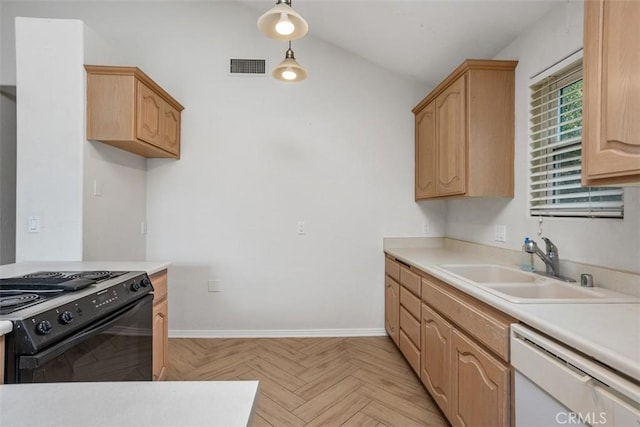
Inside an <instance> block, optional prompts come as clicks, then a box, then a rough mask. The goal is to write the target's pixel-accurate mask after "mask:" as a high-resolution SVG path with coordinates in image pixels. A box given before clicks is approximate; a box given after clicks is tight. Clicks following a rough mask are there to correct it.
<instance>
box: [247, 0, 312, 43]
mask: <svg viewBox="0 0 640 427" xmlns="http://www.w3.org/2000/svg"><path fill="white" fill-rule="evenodd" d="M258 28H259V29H260V31H262V32H263V33H264V35H266V36H267V37H270V38H272V39H276V40H296V39H299V38H301V37H304V35H305V34H307V31H309V25H308V24H307V21H305V20H304V18H303V17H302V16H300V14H299V13H298V12H296V11H295V10H293V8H292V7H291V0H278V1H277V3H276V5H275V6H274V7H273V8H272V9H271V10H269V11H268V12H266V13H265V14H263V15H262V16H261V17H260V18H258Z"/></svg>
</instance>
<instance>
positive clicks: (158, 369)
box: [153, 297, 169, 381]
mask: <svg viewBox="0 0 640 427" xmlns="http://www.w3.org/2000/svg"><path fill="white" fill-rule="evenodd" d="M168 310H169V303H168V301H167V298H166V297H165V298H164V299H162V300H160V301H159V302H156V303H154V305H153V380H154V381H162V380H165V379H166V378H167V367H168V365H169V363H168V358H169V357H168V348H167V347H168V344H169V342H168V336H169V319H168Z"/></svg>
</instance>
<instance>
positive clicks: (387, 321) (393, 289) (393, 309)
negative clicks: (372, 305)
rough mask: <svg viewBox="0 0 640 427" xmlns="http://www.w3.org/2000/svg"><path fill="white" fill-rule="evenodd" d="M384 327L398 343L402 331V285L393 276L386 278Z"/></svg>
mask: <svg viewBox="0 0 640 427" xmlns="http://www.w3.org/2000/svg"><path fill="white" fill-rule="evenodd" d="M384 281H385V288H384V328H385V329H386V330H387V334H389V336H390V337H391V339H392V340H393V342H394V343H396V345H398V339H399V338H400V337H399V335H398V332H399V331H400V324H399V317H398V309H399V308H400V289H399V288H400V285H399V284H397V283H396V282H395V281H394V280H393V279H392V278H391V277H389V276H386V277H385V278H384Z"/></svg>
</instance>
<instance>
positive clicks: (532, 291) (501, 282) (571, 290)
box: [436, 264, 640, 304]
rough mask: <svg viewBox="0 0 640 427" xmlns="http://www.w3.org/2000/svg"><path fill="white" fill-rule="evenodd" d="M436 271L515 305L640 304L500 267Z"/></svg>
mask: <svg viewBox="0 0 640 427" xmlns="http://www.w3.org/2000/svg"><path fill="white" fill-rule="evenodd" d="M436 268H437V269H439V270H441V271H443V272H445V273H447V274H450V275H454V276H457V277H458V278H460V279H463V280H464V281H465V282H466V283H469V284H471V285H474V286H477V287H478V288H480V289H483V290H485V291H487V292H489V293H491V294H493V295H495V296H497V297H500V298H502V299H505V300H507V301H510V302H514V303H519V304H527V303H528V304H548V303H565V304H574V303H582V304H593V303H635V304H637V303H640V298H637V297H634V296H631V295H626V294H622V293H619V292H614V291H611V290H609V289H605V288H600V287H593V288H586V287H582V286H579V285H578V284H576V283H565V282H561V281H559V280H555V279H552V278H550V277H544V276H540V275H538V274H535V273H528V272H525V271H520V270H517V269H515V268H511V267H504V266H500V265H489V264H476V265H471V264H470V265H466V264H449V265H441V266H438V267H436Z"/></svg>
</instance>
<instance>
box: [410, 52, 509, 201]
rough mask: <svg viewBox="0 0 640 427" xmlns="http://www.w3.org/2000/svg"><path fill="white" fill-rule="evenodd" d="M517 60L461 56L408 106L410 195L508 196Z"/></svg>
mask: <svg viewBox="0 0 640 427" xmlns="http://www.w3.org/2000/svg"><path fill="white" fill-rule="evenodd" d="M517 64H518V62H517V61H494V60H467V61H465V62H464V63H462V65H460V66H459V67H458V68H456V70H455V71H454V72H453V73H451V74H450V75H449V76H448V77H447V78H446V79H445V80H444V81H443V82H442V83H441V84H439V85H438V86H437V87H436V88H435V89H434V90H433V91H431V93H429V95H427V96H426V97H425V98H424V99H423V100H422V101H421V102H420V103H419V104H418V105H416V106H415V107H414V109H413V110H412V111H413V113H414V114H415V198H416V200H421V199H429V198H436V197H452V196H466V197H513V157H514V97H515V73H514V70H515V67H516V65H517Z"/></svg>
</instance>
